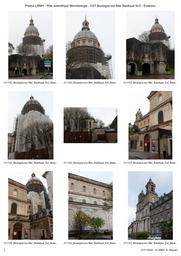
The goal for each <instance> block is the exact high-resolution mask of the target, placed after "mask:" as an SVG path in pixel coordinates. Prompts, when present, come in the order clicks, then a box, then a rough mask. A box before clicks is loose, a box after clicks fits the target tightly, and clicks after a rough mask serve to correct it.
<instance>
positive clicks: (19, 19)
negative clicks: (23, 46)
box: [9, 11, 53, 50]
mask: <svg viewBox="0 0 181 256" xmlns="http://www.w3.org/2000/svg"><path fill="white" fill-rule="evenodd" d="M31 16H32V18H33V20H34V26H35V27H36V28H37V29H38V32H39V34H40V37H41V38H42V39H45V43H44V46H45V50H46V49H47V48H48V47H49V46H50V45H52V44H53V36H52V30H53V25H52V14H51V12H48V11H41V12H40V11H31V12H26V11H19V12H9V42H11V43H12V44H13V46H14V47H15V48H16V47H17V46H18V45H19V44H20V43H22V39H23V37H24V33H25V30H26V28H27V27H28V26H29V23H30V19H31Z"/></svg>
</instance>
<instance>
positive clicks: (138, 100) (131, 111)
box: [128, 89, 151, 124]
mask: <svg viewBox="0 0 181 256" xmlns="http://www.w3.org/2000/svg"><path fill="white" fill-rule="evenodd" d="M150 92H151V91H150V90H148V89H144V90H139V89H137V90H134V89H133V90H129V95H128V98H129V102H128V104H129V105H128V121H129V123H131V124H134V121H135V119H136V116H135V115H136V112H137V111H138V109H139V108H140V110H141V112H142V114H143V115H145V114H147V113H148V111H149V106H150V105H149V100H148V99H147V97H148V95H149V94H150Z"/></svg>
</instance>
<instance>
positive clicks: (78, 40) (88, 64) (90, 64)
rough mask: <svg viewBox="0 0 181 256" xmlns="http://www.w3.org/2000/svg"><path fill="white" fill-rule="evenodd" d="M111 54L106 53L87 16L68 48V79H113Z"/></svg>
mask: <svg viewBox="0 0 181 256" xmlns="http://www.w3.org/2000/svg"><path fill="white" fill-rule="evenodd" d="M110 59H111V56H110V55H105V53H104V52H103V50H102V49H101V46H100V43H99V41H98V38H97V37H96V35H95V34H94V33H93V32H92V31H91V30H90V27H89V22H88V20H87V18H86V17H85V20H84V21H83V22H82V29H81V31H80V32H78V33H77V34H76V35H75V36H74V38H73V41H72V42H71V43H70V45H69V47H68V49H67V60H66V61H67V63H66V78H67V79H111V72H110V68H109V61H110Z"/></svg>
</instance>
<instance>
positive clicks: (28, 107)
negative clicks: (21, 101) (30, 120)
mask: <svg viewBox="0 0 181 256" xmlns="http://www.w3.org/2000/svg"><path fill="white" fill-rule="evenodd" d="M29 111H38V112H40V113H42V114H43V115H44V114H45V110H44V108H43V107H42V106H41V104H40V103H39V102H38V101H37V100H35V99H34V97H33V96H31V97H30V99H29V100H28V101H27V102H26V104H25V105H24V107H23V109H22V111H21V114H22V115H25V114H27V113H28V112H29Z"/></svg>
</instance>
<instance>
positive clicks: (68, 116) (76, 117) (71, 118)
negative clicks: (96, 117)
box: [64, 108, 91, 131]
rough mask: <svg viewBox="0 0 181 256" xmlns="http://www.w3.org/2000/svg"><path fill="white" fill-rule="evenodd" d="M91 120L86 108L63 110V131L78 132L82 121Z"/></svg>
mask: <svg viewBox="0 0 181 256" xmlns="http://www.w3.org/2000/svg"><path fill="white" fill-rule="evenodd" d="M86 118H91V115H90V114H89V113H88V111H87V108H64V130H65V131H68V130H69V131H78V130H79V129H80V121H81V120H82V119H86Z"/></svg>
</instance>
